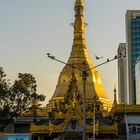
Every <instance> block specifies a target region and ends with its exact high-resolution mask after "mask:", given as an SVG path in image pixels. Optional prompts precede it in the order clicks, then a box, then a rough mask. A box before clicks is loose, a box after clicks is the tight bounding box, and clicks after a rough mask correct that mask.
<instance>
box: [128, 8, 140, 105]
mask: <svg viewBox="0 0 140 140" xmlns="http://www.w3.org/2000/svg"><path fill="white" fill-rule="evenodd" d="M126 45H127V47H126V54H127V78H128V80H127V85H128V86H127V87H128V88H127V93H128V97H129V103H130V104H136V88H135V83H136V78H135V64H136V60H137V58H138V56H139V55H140V10H128V11H127V12H126Z"/></svg>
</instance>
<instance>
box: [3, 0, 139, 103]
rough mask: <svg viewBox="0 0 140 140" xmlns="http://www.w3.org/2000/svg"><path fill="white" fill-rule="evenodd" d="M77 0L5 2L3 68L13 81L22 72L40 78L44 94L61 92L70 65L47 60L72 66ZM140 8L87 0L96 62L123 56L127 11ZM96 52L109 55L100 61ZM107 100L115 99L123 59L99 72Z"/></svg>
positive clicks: (124, 1)
mask: <svg viewBox="0 0 140 140" xmlns="http://www.w3.org/2000/svg"><path fill="white" fill-rule="evenodd" d="M74 1H75V0H0V65H1V66H2V67H3V68H4V70H5V72H6V74H7V78H10V79H11V80H12V81H13V80H15V79H16V78H17V74H18V73H19V72H21V73H25V72H27V73H31V74H33V75H34V76H35V77H36V80H37V84H38V92H39V93H43V94H45V95H46V96H47V98H46V100H47V101H46V102H48V100H49V99H50V98H51V96H52V95H53V92H54V90H55V87H56V84H57V80H58V76H59V73H60V72H61V70H62V68H63V67H64V65H63V64H59V63H57V62H55V61H52V60H50V59H48V58H47V57H46V53H47V52H50V53H52V54H53V55H55V56H56V57H57V58H58V59H61V60H63V61H65V62H67V59H68V57H69V55H70V51H71V47H72V43H73V28H72V27H71V26H70V23H71V22H73V21H74V10H73V9H74ZM127 9H137V10H139V9H140V0H106V1H105V0H85V10H84V17H85V21H86V22H87V23H88V24H89V26H88V27H86V33H85V37H86V43H87V49H88V52H89V56H90V58H91V60H92V62H93V63H94V65H97V64H98V63H101V62H103V61H104V60H106V58H112V57H114V56H115V55H116V53H117V48H118V45H119V43H120V42H125V13H126V10H127ZM95 54H96V55H99V56H104V59H102V60H100V61H99V60H95V57H94V56H95ZM97 70H98V71H99V72H100V76H101V81H102V84H103V87H104V89H105V92H106V94H107V96H108V97H109V98H110V99H111V100H112V99H113V89H114V85H115V84H116V85H117V61H116V62H115V61H114V62H111V63H110V64H106V65H103V66H101V67H100V68H97Z"/></svg>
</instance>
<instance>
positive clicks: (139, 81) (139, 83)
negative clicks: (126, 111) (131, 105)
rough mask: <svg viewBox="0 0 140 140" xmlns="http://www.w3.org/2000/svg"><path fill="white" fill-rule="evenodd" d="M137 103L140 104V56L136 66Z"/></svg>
mask: <svg viewBox="0 0 140 140" xmlns="http://www.w3.org/2000/svg"><path fill="white" fill-rule="evenodd" d="M135 72H136V104H140V56H139V57H138V59H137V62H136V66H135Z"/></svg>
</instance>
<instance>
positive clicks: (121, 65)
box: [118, 43, 127, 104]
mask: <svg viewBox="0 0 140 140" xmlns="http://www.w3.org/2000/svg"><path fill="white" fill-rule="evenodd" d="M118 56H121V57H120V58H119V59H118V101H119V103H120V104H121V103H127V74H126V57H125V56H126V43H120V44H119V47H118Z"/></svg>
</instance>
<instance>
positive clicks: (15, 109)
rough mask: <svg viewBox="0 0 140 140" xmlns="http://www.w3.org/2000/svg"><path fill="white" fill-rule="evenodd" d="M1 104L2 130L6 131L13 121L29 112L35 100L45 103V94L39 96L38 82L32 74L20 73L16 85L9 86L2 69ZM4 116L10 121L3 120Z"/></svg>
mask: <svg viewBox="0 0 140 140" xmlns="http://www.w3.org/2000/svg"><path fill="white" fill-rule="evenodd" d="M0 75H1V77H0V103H1V108H2V109H1V117H0V118H1V119H0V124H1V125H0V129H1V130H2V129H4V128H5V127H6V126H7V125H8V124H9V123H10V122H11V121H12V120H13V118H16V117H17V116H19V115H20V114H21V113H24V112H25V111H28V110H29V108H30V107H31V105H32V101H33V99H36V100H38V101H44V100H45V96H44V95H43V94H37V91H36V88H37V84H36V80H35V77H33V76H32V75H31V74H28V73H24V74H22V73H19V74H18V79H17V80H15V82H14V84H13V85H11V86H9V84H8V82H7V81H6V75H5V73H4V71H3V69H2V68H1V69H0ZM2 116H6V117H7V119H8V120H6V122H5V119H4V120H3V119H2V118H3V117H2ZM2 124H3V125H2Z"/></svg>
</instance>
